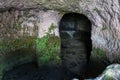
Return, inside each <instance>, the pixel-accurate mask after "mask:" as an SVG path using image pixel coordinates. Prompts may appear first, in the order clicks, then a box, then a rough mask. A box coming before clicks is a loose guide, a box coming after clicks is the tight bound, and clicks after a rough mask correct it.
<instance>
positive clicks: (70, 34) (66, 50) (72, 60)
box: [59, 13, 92, 73]
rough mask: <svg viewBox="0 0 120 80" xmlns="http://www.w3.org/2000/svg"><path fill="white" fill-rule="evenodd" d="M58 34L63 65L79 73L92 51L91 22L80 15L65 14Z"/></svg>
mask: <svg viewBox="0 0 120 80" xmlns="http://www.w3.org/2000/svg"><path fill="white" fill-rule="evenodd" d="M59 33H60V38H61V57H62V59H63V64H64V65H65V66H66V67H67V68H68V69H69V70H71V71H73V72H75V73H79V72H78V71H81V70H83V68H84V67H85V66H86V63H87V62H88V61H89V57H90V53H91V49H92V44H91V22H90V20H89V19H88V18H87V17H86V16H84V15H82V14H78V13H67V14H65V15H64V16H63V17H62V19H61V21H60V26H59Z"/></svg>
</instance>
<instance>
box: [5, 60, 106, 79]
mask: <svg viewBox="0 0 120 80" xmlns="http://www.w3.org/2000/svg"><path fill="white" fill-rule="evenodd" d="M106 66H107V65H105V64H104V63H103V62H102V61H100V60H98V59H91V61H90V63H89V65H88V66H87V68H86V70H85V73H84V74H83V75H79V74H74V73H72V72H70V71H69V70H67V69H66V68H65V67H63V66H41V67H38V66H37V65H36V63H35V62H31V63H26V64H23V65H20V66H18V67H14V68H13V69H12V70H10V71H7V72H5V74H4V77H3V80H72V78H79V79H80V80H84V79H85V78H95V77H97V76H98V75H99V74H101V73H102V72H103V70H104V69H105V67H106Z"/></svg>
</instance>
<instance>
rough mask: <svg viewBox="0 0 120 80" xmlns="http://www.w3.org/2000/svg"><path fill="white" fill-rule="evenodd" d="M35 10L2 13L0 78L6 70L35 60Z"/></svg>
mask: <svg viewBox="0 0 120 80" xmlns="http://www.w3.org/2000/svg"><path fill="white" fill-rule="evenodd" d="M37 21H38V19H37V17H36V12H35V10H34V11H32V10H30V11H18V10H10V11H6V12H1V13H0V79H1V76H2V74H3V72H4V71H6V70H9V69H12V68H13V67H15V66H18V65H20V64H23V63H26V62H30V61H33V60H35V53H36V52H35V51H36V48H35V45H36V43H35V39H36V37H37V25H36V23H37Z"/></svg>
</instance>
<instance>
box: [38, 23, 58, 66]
mask: <svg viewBox="0 0 120 80" xmlns="http://www.w3.org/2000/svg"><path fill="white" fill-rule="evenodd" d="M54 28H55V26H54V24H53V23H52V24H51V26H50V28H49V31H48V32H47V33H46V35H45V36H44V37H42V38H38V39H36V48H37V56H38V59H39V60H38V61H39V62H40V64H46V63H47V64H48V63H50V62H52V63H53V64H56V63H59V62H60V57H59V54H58V53H59V51H60V39H59V37H57V36H55V35H54V34H50V33H51V31H52V30H54Z"/></svg>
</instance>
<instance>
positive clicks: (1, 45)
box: [0, 37, 35, 54]
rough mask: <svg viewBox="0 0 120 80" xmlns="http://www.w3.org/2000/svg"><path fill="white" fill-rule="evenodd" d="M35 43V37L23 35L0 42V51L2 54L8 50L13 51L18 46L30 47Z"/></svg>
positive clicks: (18, 47)
mask: <svg viewBox="0 0 120 80" xmlns="http://www.w3.org/2000/svg"><path fill="white" fill-rule="evenodd" d="M34 45H35V38H33V37H24V38H16V39H11V40H4V41H2V42H0V53H2V54H4V53H7V52H10V51H15V50H17V49H20V48H30V47H33V46H34Z"/></svg>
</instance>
